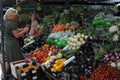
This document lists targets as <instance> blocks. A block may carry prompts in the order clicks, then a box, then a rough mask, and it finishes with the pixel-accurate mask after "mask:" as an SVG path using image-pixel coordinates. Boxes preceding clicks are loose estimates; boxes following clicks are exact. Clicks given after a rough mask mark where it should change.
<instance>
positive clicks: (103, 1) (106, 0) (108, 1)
mask: <svg viewBox="0 0 120 80" xmlns="http://www.w3.org/2000/svg"><path fill="white" fill-rule="evenodd" d="M119 2H120V1H113V0H98V1H96V0H89V1H87V0H68V1H66V0H65V1H57V0H54V1H41V2H40V3H41V4H43V5H65V4H66V3H67V4H87V5H115V4H116V3H119Z"/></svg>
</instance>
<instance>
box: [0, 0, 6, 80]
mask: <svg viewBox="0 0 120 80" xmlns="http://www.w3.org/2000/svg"><path fill="white" fill-rule="evenodd" d="M0 28H1V41H2V61H3V62H2V63H3V64H2V70H3V75H4V80H6V77H5V72H6V69H5V67H6V66H5V49H4V30H5V28H4V26H3V0H0Z"/></svg>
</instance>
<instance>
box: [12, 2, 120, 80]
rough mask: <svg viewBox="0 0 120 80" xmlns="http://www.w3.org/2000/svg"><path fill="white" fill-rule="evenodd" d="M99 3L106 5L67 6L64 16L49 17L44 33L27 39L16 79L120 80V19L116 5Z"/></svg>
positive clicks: (16, 66)
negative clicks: (116, 11) (115, 12)
mask: <svg viewBox="0 0 120 80" xmlns="http://www.w3.org/2000/svg"><path fill="white" fill-rule="evenodd" d="M78 2H79V1H78ZM56 3H57V2H56ZM63 3H64V1H63ZM83 3H84V2H83ZM99 3H100V4H104V5H102V6H101V5H97V3H94V4H95V5H93V2H87V3H86V4H87V5H81V6H79V5H72V6H71V5H70V6H69V4H72V1H70V2H65V4H66V5H67V7H65V9H64V10H62V12H57V11H53V13H52V14H51V15H46V16H45V17H44V18H43V19H42V22H41V23H40V24H39V25H38V26H37V28H38V29H39V30H40V31H39V32H40V33H38V34H36V35H34V36H30V37H28V38H26V39H25V43H26V44H25V45H24V46H23V48H22V52H23V53H22V54H23V56H24V57H25V59H24V60H21V61H16V62H12V63H11V69H12V74H13V76H14V77H16V78H17V79H18V80H26V79H27V80H31V79H32V80H103V79H104V80H114V79H115V80H120V77H119V75H120V43H119V42H120V18H119V17H118V16H115V14H114V13H113V11H114V10H115V9H114V4H115V3H108V2H106V3H102V2H99ZM44 4H45V2H44ZM46 4H47V3H46ZM74 4H75V3H74ZM81 4H82V3H81ZM88 4H91V5H88ZM106 4H108V5H109V6H108V5H107V6H106ZM118 7H119V6H117V7H116V9H117V8H118Z"/></svg>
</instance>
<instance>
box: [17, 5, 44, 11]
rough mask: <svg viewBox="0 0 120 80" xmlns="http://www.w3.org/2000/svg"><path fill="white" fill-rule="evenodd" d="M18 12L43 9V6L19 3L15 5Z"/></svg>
mask: <svg viewBox="0 0 120 80" xmlns="http://www.w3.org/2000/svg"><path fill="white" fill-rule="evenodd" d="M15 8H16V10H17V11H18V12H32V11H41V10H42V7H41V6H40V5H36V6H34V5H18V6H15Z"/></svg>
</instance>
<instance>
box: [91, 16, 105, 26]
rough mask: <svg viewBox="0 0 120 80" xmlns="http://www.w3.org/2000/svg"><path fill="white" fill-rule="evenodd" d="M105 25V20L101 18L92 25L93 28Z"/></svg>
mask: <svg viewBox="0 0 120 80" xmlns="http://www.w3.org/2000/svg"><path fill="white" fill-rule="evenodd" d="M103 23H104V20H103V19H101V18H99V19H95V20H93V22H92V25H93V26H96V25H101V24H103Z"/></svg>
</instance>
